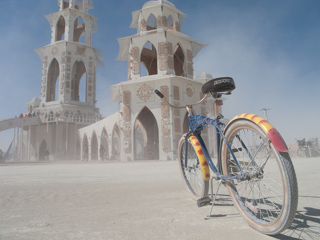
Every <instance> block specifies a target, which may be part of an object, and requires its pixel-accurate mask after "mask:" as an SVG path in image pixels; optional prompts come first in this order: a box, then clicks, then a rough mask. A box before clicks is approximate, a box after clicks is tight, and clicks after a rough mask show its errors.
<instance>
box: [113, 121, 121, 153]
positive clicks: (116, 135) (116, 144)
mask: <svg viewBox="0 0 320 240" xmlns="http://www.w3.org/2000/svg"><path fill="white" fill-rule="evenodd" d="M120 149H121V141H120V129H119V126H118V125H117V124H115V125H114V127H113V130H112V157H113V158H114V159H118V158H120Z"/></svg>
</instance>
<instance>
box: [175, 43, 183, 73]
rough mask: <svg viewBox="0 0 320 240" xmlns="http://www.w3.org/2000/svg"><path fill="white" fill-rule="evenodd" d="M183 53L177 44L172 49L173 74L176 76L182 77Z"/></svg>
mask: <svg viewBox="0 0 320 240" xmlns="http://www.w3.org/2000/svg"><path fill="white" fill-rule="evenodd" d="M184 60H185V57H184V53H183V50H182V48H181V46H180V45H179V44H177V45H176V47H175V49H174V72H175V75H176V76H182V77H183V76H184Z"/></svg>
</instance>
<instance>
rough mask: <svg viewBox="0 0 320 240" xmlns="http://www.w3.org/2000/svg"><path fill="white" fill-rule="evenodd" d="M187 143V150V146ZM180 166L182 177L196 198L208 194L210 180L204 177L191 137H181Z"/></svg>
mask: <svg viewBox="0 0 320 240" xmlns="http://www.w3.org/2000/svg"><path fill="white" fill-rule="evenodd" d="M186 145H187V152H185V147H186ZM178 151H179V167H180V172H181V175H182V179H183V181H184V183H185V185H186V187H187V189H188V191H189V192H190V193H191V196H192V198H193V199H194V200H198V199H200V198H204V197H206V196H207V195H208V189H209V181H206V180H205V179H204V178H203V174H202V170H201V164H200V160H199V157H198V153H197V151H196V149H195V146H194V145H193V144H192V142H191V141H190V139H188V140H187V141H186V140H185V138H184V137H183V138H181V140H180V143H179V149H178Z"/></svg>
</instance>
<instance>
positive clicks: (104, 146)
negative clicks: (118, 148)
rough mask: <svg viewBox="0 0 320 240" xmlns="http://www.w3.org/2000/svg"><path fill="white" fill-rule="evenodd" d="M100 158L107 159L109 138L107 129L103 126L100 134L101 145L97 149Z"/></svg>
mask: <svg viewBox="0 0 320 240" xmlns="http://www.w3.org/2000/svg"><path fill="white" fill-rule="evenodd" d="M99 153H100V159H101V160H108V159H109V140H108V133H107V130H106V129H105V128H104V129H103V131H102V134H101V145H100V149H99Z"/></svg>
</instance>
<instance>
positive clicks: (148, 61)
mask: <svg viewBox="0 0 320 240" xmlns="http://www.w3.org/2000/svg"><path fill="white" fill-rule="evenodd" d="M140 59H141V60H140V61H141V63H142V64H143V65H144V66H145V67H146V69H147V72H148V75H156V74H158V55H157V50H156V48H155V46H154V45H153V44H152V43H151V42H150V41H148V42H146V44H145V45H144V47H143V50H142V52H141V57H140Z"/></svg>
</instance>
